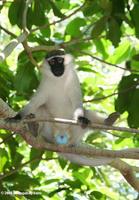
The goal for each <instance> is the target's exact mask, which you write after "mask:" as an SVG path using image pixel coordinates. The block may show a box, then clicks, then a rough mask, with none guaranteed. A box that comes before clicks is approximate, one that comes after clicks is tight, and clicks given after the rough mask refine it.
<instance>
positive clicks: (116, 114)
mask: <svg viewBox="0 0 139 200" xmlns="http://www.w3.org/2000/svg"><path fill="white" fill-rule="evenodd" d="M119 117H120V113H119V112H113V113H111V114H110V115H109V116H108V118H106V119H105V120H104V124H105V125H110V126H111V125H113V124H114V122H115V121H116V120H117V119H118V118H119Z"/></svg>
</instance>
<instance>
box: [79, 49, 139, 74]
mask: <svg viewBox="0 0 139 200" xmlns="http://www.w3.org/2000/svg"><path fill="white" fill-rule="evenodd" d="M81 53H83V54H85V55H88V56H90V57H91V58H93V59H95V60H98V61H100V62H102V63H105V64H106V65H111V66H113V67H116V68H119V69H122V70H125V71H130V72H139V71H138V70H131V69H127V68H125V67H120V66H119V65H116V64H112V63H110V62H107V61H105V60H103V59H101V58H98V57H96V56H93V55H92V54H90V53H88V52H84V51H81Z"/></svg>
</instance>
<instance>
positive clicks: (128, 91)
mask: <svg viewBox="0 0 139 200" xmlns="http://www.w3.org/2000/svg"><path fill="white" fill-rule="evenodd" d="M138 80H139V75H137V74H132V75H129V76H124V77H123V78H122V80H121V81H120V83H119V86H118V93H119V95H118V98H117V100H116V103H115V106H116V110H117V111H118V112H120V113H123V112H125V111H127V112H128V124H129V126H130V127H132V128H138V127H139V115H138V113H139V109H138V100H139V89H138Z"/></svg>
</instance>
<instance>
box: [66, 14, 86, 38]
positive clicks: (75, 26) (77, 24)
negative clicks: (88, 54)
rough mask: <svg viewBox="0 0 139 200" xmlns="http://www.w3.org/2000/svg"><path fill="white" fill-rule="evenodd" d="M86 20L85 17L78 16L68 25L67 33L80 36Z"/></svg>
mask: <svg viewBox="0 0 139 200" xmlns="http://www.w3.org/2000/svg"><path fill="white" fill-rule="evenodd" d="M85 25H86V22H85V20H84V19H83V18H80V17H77V18H76V19H74V20H72V21H71V22H70V23H69V24H68V25H67V27H66V34H69V35H71V36H72V37H78V36H80V35H81V30H80V28H81V27H83V26H85Z"/></svg>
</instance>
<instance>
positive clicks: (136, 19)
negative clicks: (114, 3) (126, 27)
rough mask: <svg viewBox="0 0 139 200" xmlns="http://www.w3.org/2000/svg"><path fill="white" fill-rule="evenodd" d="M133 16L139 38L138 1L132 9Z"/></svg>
mask: <svg viewBox="0 0 139 200" xmlns="http://www.w3.org/2000/svg"><path fill="white" fill-rule="evenodd" d="M131 18H132V21H133V23H134V26H135V32H136V36H137V38H139V20H138V19H139V3H136V4H135V5H134V7H133V9H132V10H131Z"/></svg>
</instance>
